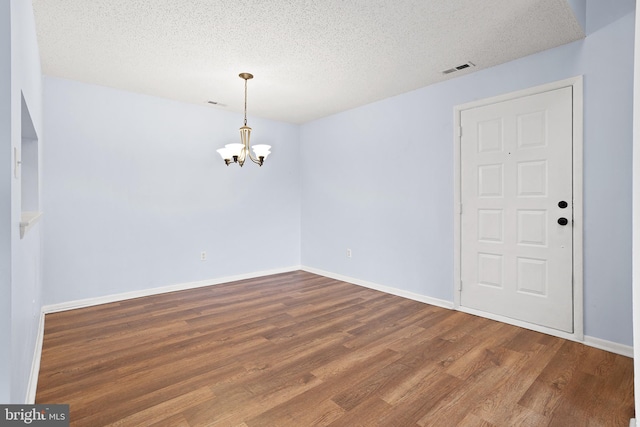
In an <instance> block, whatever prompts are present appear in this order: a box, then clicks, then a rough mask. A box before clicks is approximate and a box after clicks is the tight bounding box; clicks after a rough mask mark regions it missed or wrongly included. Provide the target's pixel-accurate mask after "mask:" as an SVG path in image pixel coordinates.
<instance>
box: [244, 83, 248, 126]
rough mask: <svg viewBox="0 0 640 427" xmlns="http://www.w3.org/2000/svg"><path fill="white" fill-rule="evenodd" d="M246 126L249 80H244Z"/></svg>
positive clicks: (245, 122)
mask: <svg viewBox="0 0 640 427" xmlns="http://www.w3.org/2000/svg"><path fill="white" fill-rule="evenodd" d="M244 125H245V126H246V125H247V79H244Z"/></svg>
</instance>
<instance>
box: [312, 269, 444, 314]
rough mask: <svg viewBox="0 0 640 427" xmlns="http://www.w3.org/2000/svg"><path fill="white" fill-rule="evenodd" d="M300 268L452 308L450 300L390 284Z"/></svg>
mask: <svg viewBox="0 0 640 427" xmlns="http://www.w3.org/2000/svg"><path fill="white" fill-rule="evenodd" d="M301 268H302V270H304V271H308V272H309V273H314V274H319V275H320V276H325V277H330V278H332V279H336V280H340V281H343V282H347V283H351V284H354V285H358V286H363V287H365V288H369V289H374V290H376V291H380V292H384V293H387V294H391V295H396V296H399V297H403V298H407V299H411V300H414V301H419V302H423V303H425V304H430V305H435V306H438V307H442V308H448V309H452V308H453V303H452V302H451V301H446V300H442V299H438V298H431V297H428V296H426V295H420V294H416V293H414V292H409V291H405V290H402V289H398V288H393V287H391V286H385V285H379V284H377V283H372V282H367V281H366V280H361V279H356V278H354V277H348V276H343V275H342V274H337V273H331V272H329V271H324V270H320V269H318V268H313V267H307V266H304V265H303V266H302V267H301Z"/></svg>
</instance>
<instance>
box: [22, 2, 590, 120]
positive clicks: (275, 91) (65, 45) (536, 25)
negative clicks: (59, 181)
mask: <svg viewBox="0 0 640 427" xmlns="http://www.w3.org/2000/svg"><path fill="white" fill-rule="evenodd" d="M33 6H34V12H35V18H36V29H37V34H38V44H39V47H40V53H41V57H42V68H43V72H44V73H45V74H47V75H50V76H56V77H63V78H68V79H73V80H78V81H82V82H87V83H93V84H98V85H103V86H109V87H114V88H119V89H124V90H128V91H133V92H138V93H144V94H149V95H155V96H160V97H165V98H170V99H175V100H179V101H186V102H190V103H195V104H200V105H206V102H207V101H209V100H212V101H217V102H219V103H220V104H221V105H218V106H211V107H210V108H214V109H225V110H229V111H242V108H243V84H244V82H243V80H242V79H240V78H239V77H238V74H239V73H240V72H250V73H253V74H254V75H255V78H254V79H253V80H250V81H249V84H248V85H249V86H248V87H249V100H248V107H249V112H248V115H249V118H250V117H251V116H252V115H253V116H260V117H265V118H270V119H275V120H281V121H286V122H292V123H303V122H306V121H309V120H313V119H316V118H320V117H324V116H327V115H330V114H333V113H336V112H340V111H344V110H347V109H350V108H353V107H357V106H360V105H364V104H367V103H370V102H373V101H377V100H380V99H384V98H387V97H390V96H394V95H398V94H400V93H404V92H407V91H410V90H414V89H417V88H420V87H423V86H427V85H429V84H432V83H436V82H438V81H442V80H445V79H449V78H454V77H457V76H460V75H463V74H466V73H470V72H474V71H477V70H480V69H483V68H487V67H491V66H494V65H497V64H501V63H504V62H507V61H510V60H513V59H516V58H520V57H522V56H526V55H529V54H532V53H535V52H539V51H542V50H545V49H549V48H552V47H555V46H559V45H562V44H565V43H568V42H571V41H574V40H577V39H580V38H582V37H584V32H583V30H582V28H581V27H580V25H579V24H578V22H577V20H576V19H575V17H574V15H573V13H572V11H571V8H570V6H569V5H568V3H567V0H482V1H479V0H269V1H266V0H234V1H229V0H33ZM468 61H470V62H472V63H474V64H476V67H474V68H469V69H466V70H463V71H459V72H456V73H453V74H449V75H443V74H442V71H443V70H445V69H449V68H452V67H455V66H457V65H459V64H462V63H466V62H468Z"/></svg>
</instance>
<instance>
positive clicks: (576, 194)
mask: <svg viewBox="0 0 640 427" xmlns="http://www.w3.org/2000/svg"><path fill="white" fill-rule="evenodd" d="M565 87H571V88H572V89H573V90H572V94H573V95H572V99H573V150H572V151H573V159H572V160H573V333H567V332H564V331H559V330H556V329H552V328H547V327H544V326H540V325H535V324H532V323H528V322H523V321H521V320H516V319H511V318H508V317H505V316H500V315H497V314H492V313H487V312H484V311H480V310H475V309H471V308H468V307H463V306H461V305H460V289H461V288H460V277H461V267H462V266H461V258H462V257H461V250H462V242H461V217H460V215H461V213H462V212H461V210H460V203H461V200H462V195H461V175H460V172H461V158H460V154H461V147H460V144H461V133H460V129H461V127H460V115H461V112H462V111H463V110H469V109H472V108H477V107H482V106H485V105H489V104H495V103H498V102H503V101H509V100H512V99H516V98H522V97H525V96H529V95H535V94H539V93H543V92H549V91H552V90H556V89H561V88H565ZM583 123H584V122H583V78H582V76H577V77H572V78H569V79H566V80H560V81H557V82H553V83H548V84H545V85H541V86H536V87H532V88H529V89H524V90H520V91H516V92H511V93H507V94H503V95H498V96H495V97H491V98H487V99H482V100H479V101H473V102H469V103H466V104H462V105H456V106H455V107H454V109H453V126H454V127H453V131H454V132H453V151H454V167H453V171H454V175H453V188H454V196H453V212H454V219H453V251H454V269H453V295H454V297H453V304H454V309H455V310H458V311H463V312H466V313H470V314H475V315H478V316H482V317H486V318H489V319H493V320H498V321H500V322H503V323H509V324H512V325H516V326H520V327H523V328H527V329H531V330H534V331H538V332H542V333H546V334H549V335H554V336H558V337H561V338H566V339H570V340H574V341H584V297H583V239H582V229H583V212H582V210H583V204H582V200H583V183H582V175H583V174H582V170H583V169H582V146H583Z"/></svg>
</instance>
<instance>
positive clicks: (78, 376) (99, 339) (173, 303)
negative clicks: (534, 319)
mask: <svg viewBox="0 0 640 427" xmlns="http://www.w3.org/2000/svg"><path fill="white" fill-rule="evenodd" d="M36 402H37V403H68V404H69V405H70V412H71V424H72V425H74V426H103V425H118V426H185V427H188V426H237V427H256V426H295V427H304V426H393V427H404V426H407V427H415V426H447V427H450V426H536V427H537V426H562V427H566V426H606V427H612V426H628V425H629V419H630V418H632V417H633V416H634V413H633V363H632V360H631V359H629V358H627V357H623V356H619V355H616V354H612V353H608V352H605V351H602V350H597V349H595V348H591V347H587V346H584V345H582V344H579V343H575V342H571V341H566V340H563V339H560V338H555V337H551V336H548V335H544V334H540V333H537V332H532V331H529V330H526V329H521V328H518V327H515V326H511V325H506V324H503V323H499V322H495V321H492V320H488V319H484V318H480V317H476V316H472V315H469V314H465V313H461V312H457V311H451V310H446V309H442V308H438V307H434V306H430V305H426V304H422V303H419V302H415V301H411V300H407V299H404V298H400V297H396V296H392V295H387V294H384V293H381V292H377V291H374V290H370V289H366V288H362V287H359V286H355V285H351V284H347V283H344V282H340V281H336V280H333V279H329V278H326V277H322V276H317V275H314V274H311V273H306V272H302V271H297V272H292V273H284V274H278V275H273V276H268V277H263V278H259V279H251V280H244V281H240V282H233V283H228V284H222V285H217V286H211V287H206V288H199V289H193V290H188V291H181V292H173V293H169V294H163V295H156V296H149V297H145V298H138V299H133V300H127V301H122V302H117V303H111V304H105V305H101V306H95V307H88V308H83V309H78V310H71V311H66V312H60V313H54V314H48V315H47V316H46V319H45V335H44V344H43V350H42V360H41V366H40V375H39V379H38V391H37V396H36Z"/></svg>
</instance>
